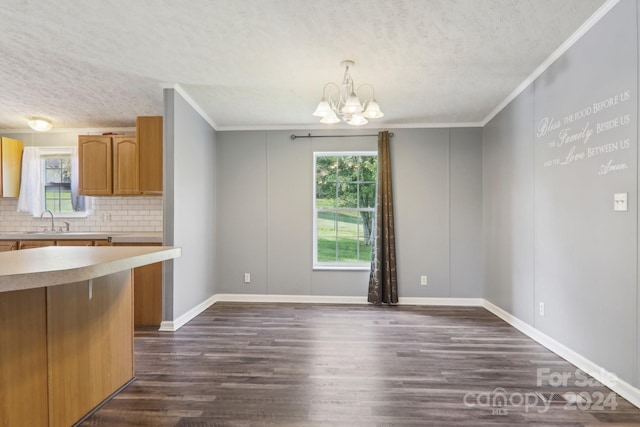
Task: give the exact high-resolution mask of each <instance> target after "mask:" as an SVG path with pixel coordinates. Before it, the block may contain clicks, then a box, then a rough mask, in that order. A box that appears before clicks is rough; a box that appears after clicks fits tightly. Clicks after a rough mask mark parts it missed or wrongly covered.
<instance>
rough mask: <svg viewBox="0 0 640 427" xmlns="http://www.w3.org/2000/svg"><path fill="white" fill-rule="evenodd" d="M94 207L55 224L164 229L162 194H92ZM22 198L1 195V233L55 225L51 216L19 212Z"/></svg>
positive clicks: (105, 228)
mask: <svg viewBox="0 0 640 427" xmlns="http://www.w3.org/2000/svg"><path fill="white" fill-rule="evenodd" d="M91 199H92V200H93V208H92V210H91V212H90V214H89V216H87V217H86V218H56V219H55V225H56V228H57V227H58V226H61V225H64V221H68V222H69V223H70V224H71V226H70V227H71V231H92V232H107V233H109V232H142V231H144V232H150V231H151V232H162V197H161V196H153V197H92V198H91ZM17 206H18V199H14V198H2V197H0V233H4V232H10V231H40V230H42V228H43V227H50V226H51V219H50V218H49V216H48V215H47V216H45V218H43V219H40V218H34V217H33V215H31V214H30V213H26V212H17V211H16V209H17Z"/></svg>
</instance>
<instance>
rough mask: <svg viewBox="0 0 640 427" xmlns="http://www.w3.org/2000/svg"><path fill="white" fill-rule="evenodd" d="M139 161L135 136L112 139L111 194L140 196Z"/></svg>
mask: <svg viewBox="0 0 640 427" xmlns="http://www.w3.org/2000/svg"><path fill="white" fill-rule="evenodd" d="M139 159H140V150H139V148H138V141H137V140H136V136H135V135H126V136H114V137H113V194H140V186H139V185H138V176H139V170H138V168H139Z"/></svg>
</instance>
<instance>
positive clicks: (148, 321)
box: [113, 243, 162, 326]
mask: <svg viewBox="0 0 640 427" xmlns="http://www.w3.org/2000/svg"><path fill="white" fill-rule="evenodd" d="M113 245H114V246H161V244H160V243H114V244H113ZM133 289H134V291H133V323H134V325H135V326H160V323H161V322H162V263H161V262H156V263H155V264H149V265H143V266H142V267H136V268H134V269H133Z"/></svg>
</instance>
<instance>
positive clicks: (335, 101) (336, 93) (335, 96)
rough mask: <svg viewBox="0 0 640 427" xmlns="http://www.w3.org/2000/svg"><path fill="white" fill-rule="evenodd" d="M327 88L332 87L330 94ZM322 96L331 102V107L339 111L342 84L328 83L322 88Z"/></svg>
mask: <svg viewBox="0 0 640 427" xmlns="http://www.w3.org/2000/svg"><path fill="white" fill-rule="evenodd" d="M327 89H330V91H329V95H328V96H327ZM322 97H323V99H325V100H326V101H327V102H328V103H329V106H330V107H331V109H332V110H334V111H335V112H336V113H337V108H338V106H339V105H340V86H338V85H337V84H335V83H331V82H329V83H327V84H326V85H324V89H322Z"/></svg>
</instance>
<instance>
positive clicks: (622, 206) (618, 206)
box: [613, 193, 627, 212]
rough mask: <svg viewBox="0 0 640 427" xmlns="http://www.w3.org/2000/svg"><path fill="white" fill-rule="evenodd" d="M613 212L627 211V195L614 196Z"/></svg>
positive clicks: (618, 194) (617, 194)
mask: <svg viewBox="0 0 640 427" xmlns="http://www.w3.org/2000/svg"><path fill="white" fill-rule="evenodd" d="M613 210H614V211H616V212H626V211H627V193H615V194H614V195H613Z"/></svg>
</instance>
